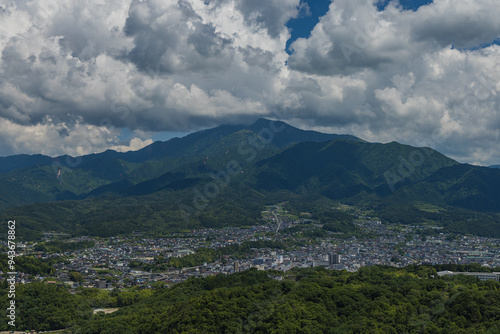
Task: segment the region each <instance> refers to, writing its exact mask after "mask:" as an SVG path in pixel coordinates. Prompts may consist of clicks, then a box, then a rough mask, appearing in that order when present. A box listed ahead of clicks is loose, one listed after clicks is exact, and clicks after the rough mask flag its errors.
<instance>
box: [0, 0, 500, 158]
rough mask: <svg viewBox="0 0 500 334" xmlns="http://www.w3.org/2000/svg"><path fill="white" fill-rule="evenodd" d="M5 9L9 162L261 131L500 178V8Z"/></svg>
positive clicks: (211, 5) (2, 106)
mask: <svg viewBox="0 0 500 334" xmlns="http://www.w3.org/2000/svg"><path fill="white" fill-rule="evenodd" d="M400 1H401V3H399V2H397V1H388V0H382V1H377V0H375V1H373V0H335V1H333V2H330V1H308V2H307V1H304V0H302V1H301V0H237V1H234V0H205V1H201V0H142V1H141V0H129V1H127V0H108V1H104V0H85V1H81V0H72V1H69V0H44V1H41V0H30V1H26V0H16V1H11V0H0V54H1V57H0V156H6V155H12V154H20V153H25V154H35V153H41V154H46V155H50V156H57V155H61V154H70V155H73V156H76V155H83V154H88V153H92V152H102V151H104V150H106V149H114V150H118V151H127V150H137V149H140V148H142V147H144V146H146V145H149V144H151V143H152V142H153V141H154V140H166V139H168V138H171V137H174V136H182V135H185V134H186V133H189V132H192V131H196V130H200V129H204V128H209V127H213V126H217V125H220V124H228V123H231V124H235V123H239V124H241V123H251V122H252V121H255V120H256V119H257V118H260V117H267V118H271V119H279V120H282V121H285V122H288V123H289V124H291V125H293V126H296V127H299V128H302V129H311V130H316V131H322V132H327V133H341V134H344V133H348V134H353V135H355V136H358V137H361V138H363V139H365V140H368V141H373V142H383V143H386V142H391V141H398V142H401V143H404V144H409V145H414V146H427V147H432V148H434V149H436V150H438V151H440V152H442V153H444V154H446V155H448V156H450V157H452V158H454V159H456V160H458V161H460V162H467V163H474V164H481V165H492V164H499V163H500V145H499V143H500V94H499V93H500V66H498V65H499V62H500V46H499V45H498V44H499V41H500V20H498V17H500V6H498V0H454V1H451V0H434V1H428V0H418V1H417V0H413V1H412V0H400Z"/></svg>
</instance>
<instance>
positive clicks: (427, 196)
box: [0, 120, 500, 239]
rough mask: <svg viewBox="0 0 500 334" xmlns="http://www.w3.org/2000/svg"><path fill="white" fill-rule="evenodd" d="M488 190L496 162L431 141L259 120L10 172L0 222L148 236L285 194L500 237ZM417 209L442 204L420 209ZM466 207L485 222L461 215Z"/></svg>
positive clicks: (208, 223) (495, 178) (221, 220)
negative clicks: (407, 141)
mask: <svg viewBox="0 0 500 334" xmlns="http://www.w3.org/2000/svg"><path fill="white" fill-rule="evenodd" d="M278 130H279V131H278ZM269 131H271V132H269ZM259 133H260V134H261V135H262V136H260V135H259ZM332 138H333V139H332ZM324 139H325V140H326V141H321V140H324ZM181 144H182V145H181ZM117 157H120V159H118V158H117ZM148 157H149V158H148ZM38 158H39V157H37V159H38ZM16 159H19V158H18V157H17V158H15V159H14V160H16ZM14 160H13V161H14ZM77 160H79V161H80V159H77ZM16 161H18V160H16ZM23 161H31V160H29V159H28V160H26V158H25V160H23ZM499 187H500V170H499V169H495V168H485V167H477V166H472V165H467V164H459V163H457V162H456V161H454V160H452V159H450V158H448V157H446V156H444V155H442V154H440V153H439V152H436V151H434V150H432V149H430V148H416V147H411V146H408V145H401V144H399V143H396V142H392V143H388V144H378V143H368V142H364V141H362V140H360V139H358V138H356V137H348V136H347V137H346V136H337V135H325V134H320V133H317V132H311V131H303V130H299V129H296V128H293V127H290V126H288V125H286V124H285V123H280V122H277V123H272V122H271V121H267V120H259V121H258V122H256V123H255V124H254V125H252V126H247V127H245V126H235V125H227V126H219V127H217V128H214V129H208V130H204V131H200V132H196V133H193V134H191V135H189V136H186V137H184V138H180V139H179V138H177V139H173V140H171V141H168V142H164V143H162V142H158V143H155V144H153V145H151V146H149V147H147V148H145V149H143V150H140V151H137V152H128V153H117V152H112V151H107V152H104V153H102V154H95V155H90V156H85V157H82V158H81V161H80V163H79V164H78V165H75V166H74V167H72V168H69V167H68V166H64V165H63V164H62V163H59V164H51V165H43V164H40V165H36V166H31V167H23V168H20V169H14V170H11V171H10V172H8V173H3V174H1V177H0V188H1V189H3V191H2V192H1V193H0V207H3V208H4V210H3V211H0V217H1V218H2V219H18V220H20V221H23V222H24V224H22V227H20V229H19V235H20V236H24V237H27V238H32V239H36V238H37V237H39V236H40V235H41V233H42V232H43V231H46V230H54V231H66V232H68V231H70V232H72V233H75V234H90V235H99V236H112V235H116V234H127V233H131V232H133V231H143V232H148V233H151V234H157V235H158V234H162V233H168V231H172V230H181V229H184V228H197V227H223V226H235V225H236V226H241V225H252V224H258V223H259V219H260V211H261V210H262V208H263V206H264V205H269V204H275V203H279V202H284V201H287V202H289V203H290V206H291V207H290V208H291V209H294V208H299V207H300V208H301V210H304V211H306V212H307V211H310V210H312V208H317V209H318V210H319V211H321V210H325V209H329V208H331V207H333V206H336V205H338V204H339V203H347V204H350V205H353V206H357V207H362V208H364V209H365V210H371V211H372V212H373V214H374V215H378V216H379V217H381V218H382V219H384V220H386V221H390V222H404V223H415V224H416V223H425V222H433V223H435V224H441V225H444V226H446V227H447V228H449V229H450V231H462V232H465V233H474V234H484V235H490V236H492V235H500V225H499V223H500V216H499V215H498V213H500V198H499V196H500V195H499V193H498V189H499ZM426 205H431V206H439V207H440V208H442V209H441V210H438V211H437V212H426V211H425V210H424V211H422V210H420V209H419V208H422V207H425V206H426ZM477 212H483V213H484V219H483V218H481V219H482V220H481V221H471V220H470V218H471V216H472V217H477ZM480 217H483V216H482V215H480Z"/></svg>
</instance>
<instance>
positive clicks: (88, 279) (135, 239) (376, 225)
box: [2, 206, 500, 290]
mask: <svg viewBox="0 0 500 334" xmlns="http://www.w3.org/2000/svg"><path fill="white" fill-rule="evenodd" d="M267 209H268V210H267V211H265V212H264V213H263V217H264V223H263V224H261V225H256V226H250V227H232V228H224V229H200V230H193V231H190V232H183V233H173V234H172V235H171V236H169V237H168V238H151V237H147V236H144V235H143V234H142V233H134V235H131V236H123V237H111V238H91V237H85V236H84V237H76V238H70V239H64V238H65V237H67V236H66V235H64V234H58V233H46V235H45V238H44V239H45V241H50V240H64V241H65V242H67V243H76V242H82V241H91V242H92V244H93V247H90V248H84V249H77V250H72V251H68V252H62V253H53V252H52V253H46V252H41V251H39V250H36V248H37V247H36V245H37V243H34V242H29V243H25V242H19V243H18V245H17V247H18V248H17V249H18V256H22V255H27V256H35V257H37V258H40V259H50V258H57V259H61V261H60V262H57V263H55V264H53V267H54V268H55V273H54V274H52V275H49V276H44V275H40V274H37V275H33V274H29V273H23V272H18V274H17V275H16V282H17V283H21V284H26V283H30V282H32V281H35V280H37V281H44V282H45V283H47V284H67V285H68V286H69V287H70V288H71V289H72V290H76V289H78V288H99V289H109V290H112V289H115V288H118V289H124V288H130V287H138V288H141V289H147V288H151V287H152V286H153V285H154V284H155V283H156V282H163V283H162V284H165V285H167V286H168V285H172V284H175V283H180V282H182V281H184V280H186V279H188V278H190V277H205V276H209V275H217V274H225V275H228V274H232V273H234V272H238V271H244V270H247V269H249V268H252V267H256V268H258V269H260V270H274V271H276V273H277V275H276V277H277V279H281V274H279V273H286V272H287V271H288V270H290V269H292V268H294V267H315V266H324V267H325V268H328V269H335V270H347V271H356V270H358V269H359V268H360V267H363V266H371V265H388V266H396V267H404V266H408V265H411V264H433V265H435V264H462V265H469V264H472V263H474V264H478V265H480V266H482V267H490V268H494V267H500V239H493V238H484V237H475V236H459V235H451V234H447V233H443V232H442V229H441V228H440V227H435V226H408V225H390V224H384V223H383V222H381V221H379V220H369V219H364V220H357V221H356V222H354V224H355V225H356V226H357V227H358V229H359V230H360V231H363V233H362V234H361V235H358V236H356V235H346V234H342V233H334V232H329V231H325V230H323V229H322V226H323V225H322V224H321V222H319V221H314V220H310V219H307V218H301V219H297V220H294V219H291V218H290V217H289V216H288V215H286V214H284V212H283V210H282V208H281V207H279V206H270V207H268V208H267ZM297 231H302V232H297ZM318 231H320V232H321V233H318ZM316 234H318V235H316ZM257 242H264V244H265V242H268V243H269V244H271V245H274V247H264V248H257V247H256V248H250V249H249V250H246V251H245V252H241V251H240V252H237V253H234V252H233V254H231V252H219V253H220V254H221V255H220V256H217V257H216V258H214V261H213V262H203V263H198V264H196V263H195V264H194V265H192V266H189V267H186V266H182V262H179V263H180V265H179V263H178V264H177V265H176V266H169V265H168V264H169V262H168V260H171V259H174V258H177V259H183V258H186V257H190V256H193V255H195V254H197V252H198V251H199V250H200V249H212V250H214V251H217V250H222V249H226V248H228V247H231V246H235V245H244V244H245V245H250V246H251V245H252V243H254V244H255V243H257ZM219 253H216V254H219ZM476 266H477V265H476ZM2 275H3V276H4V278H5V276H6V275H7V274H6V273H2Z"/></svg>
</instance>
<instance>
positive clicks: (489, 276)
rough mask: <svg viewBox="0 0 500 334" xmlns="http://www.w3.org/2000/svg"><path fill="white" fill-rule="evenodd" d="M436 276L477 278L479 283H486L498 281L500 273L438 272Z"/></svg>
mask: <svg viewBox="0 0 500 334" xmlns="http://www.w3.org/2000/svg"><path fill="white" fill-rule="evenodd" d="M437 274H438V276H454V275H467V276H474V277H476V278H479V279H480V280H481V281H487V280H489V279H492V280H495V281H500V272H493V273H476V272H470V273H469V272H465V273H463V272H454V271H439V272H438V273H437Z"/></svg>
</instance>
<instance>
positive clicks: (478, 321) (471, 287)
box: [0, 266, 500, 334]
mask: <svg viewBox="0 0 500 334" xmlns="http://www.w3.org/2000/svg"><path fill="white" fill-rule="evenodd" d="M437 269H445V268H442V267H440V268H436V267H433V266H409V267H406V268H394V267H383V266H372V267H363V268H361V269H360V270H359V271H357V272H355V273H349V272H346V271H329V270H326V269H324V268H322V267H315V268H303V269H292V270H291V271H289V272H286V273H281V272H270V271H258V270H255V269H251V270H248V271H245V272H241V273H237V274H233V275H229V276H225V275H217V276H211V277H206V278H192V279H189V280H187V281H185V282H184V283H180V284H177V285H174V286H172V287H165V286H163V285H162V284H160V283H158V284H156V285H155V286H154V287H153V289H151V290H135V291H121V292H120V291H118V290H117V289H115V290H113V291H104V290H97V289H90V290H81V291H80V292H79V293H77V294H70V293H69V291H68V290H67V289H66V288H64V287H59V286H54V285H47V284H43V283H36V284H28V285H18V286H17V293H18V297H17V301H16V303H17V307H18V310H19V313H18V317H17V318H18V322H17V324H18V327H17V329H37V330H49V329H61V328H66V333H72V334H93V333H95V334H97V333H103V334H132V333H381V334H382V333H383V334H386V333H454V334H456V333H459V334H460V333H464V334H465V333H467V334H470V333H498V332H499V331H500V290H499V289H500V283H499V282H496V281H485V282H481V281H479V280H478V279H476V278H474V277H471V276H454V277H438V276H437V275H436V270H437ZM3 285H4V286H3V288H2V289H1V290H2V293H3V294H2V295H1V297H0V298H1V303H2V304H3V305H4V306H5V305H6V303H7V296H6V295H5V291H6V283H5V282H4V283H3ZM105 306H108V307H113V306H114V307H120V309H119V310H118V311H117V312H115V313H112V314H109V315H104V314H103V313H97V314H95V315H93V314H92V312H91V309H92V308H95V307H105ZM0 329H1V330H6V329H9V328H8V327H7V324H6V320H5V319H2V320H1V322H0Z"/></svg>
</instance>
